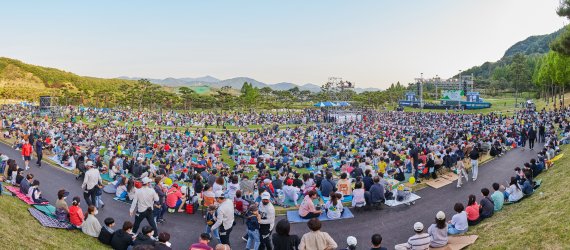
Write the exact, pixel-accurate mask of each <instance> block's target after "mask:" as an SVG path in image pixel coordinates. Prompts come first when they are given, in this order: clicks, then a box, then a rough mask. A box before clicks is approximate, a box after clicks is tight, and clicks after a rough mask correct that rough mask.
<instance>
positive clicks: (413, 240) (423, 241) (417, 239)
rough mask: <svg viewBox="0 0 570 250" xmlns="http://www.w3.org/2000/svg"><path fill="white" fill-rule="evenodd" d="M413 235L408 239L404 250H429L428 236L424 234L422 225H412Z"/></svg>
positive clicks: (418, 223)
mask: <svg viewBox="0 0 570 250" xmlns="http://www.w3.org/2000/svg"><path fill="white" fill-rule="evenodd" d="M414 232H416V234H414V235H413V236H412V237H410V238H408V242H407V243H406V249H411V250H420V249H421V250H426V249H429V244H430V242H431V239H430V236H429V234H427V233H424V224H422V223H421V222H416V223H414Z"/></svg>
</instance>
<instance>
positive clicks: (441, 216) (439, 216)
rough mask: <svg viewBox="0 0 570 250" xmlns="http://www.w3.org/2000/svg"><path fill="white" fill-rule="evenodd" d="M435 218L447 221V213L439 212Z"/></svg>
mask: <svg viewBox="0 0 570 250" xmlns="http://www.w3.org/2000/svg"><path fill="white" fill-rule="evenodd" d="M435 218H436V219H438V220H445V213H444V212H443V211H439V212H437V214H436V215H435Z"/></svg>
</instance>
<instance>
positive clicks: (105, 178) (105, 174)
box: [101, 173, 114, 182]
mask: <svg viewBox="0 0 570 250" xmlns="http://www.w3.org/2000/svg"><path fill="white" fill-rule="evenodd" d="M101 179H103V180H105V181H108V182H113V181H114V180H113V178H111V176H109V173H104V174H101Z"/></svg>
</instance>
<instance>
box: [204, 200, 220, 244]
mask: <svg viewBox="0 0 570 250" xmlns="http://www.w3.org/2000/svg"><path fill="white" fill-rule="evenodd" d="M216 209H217V207H216V205H210V206H208V213H206V232H205V233H207V234H208V235H212V233H213V234H214V237H215V238H216V239H217V240H218V242H221V241H220V234H219V231H218V229H217V228H216V229H214V230H212V225H214V224H215V223H216V216H217V214H216Z"/></svg>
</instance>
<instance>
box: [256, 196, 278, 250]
mask: <svg viewBox="0 0 570 250" xmlns="http://www.w3.org/2000/svg"><path fill="white" fill-rule="evenodd" d="M259 215H260V217H261V220H260V221H259V235H260V237H259V238H260V240H261V244H260V245H259V249H260V250H263V249H267V250H271V249H273V247H272V246H271V237H270V236H271V231H272V230H273V225H275V208H274V207H273V204H271V195H270V194H269V193H268V192H267V191H265V192H263V193H262V194H261V203H260V204H259Z"/></svg>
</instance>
